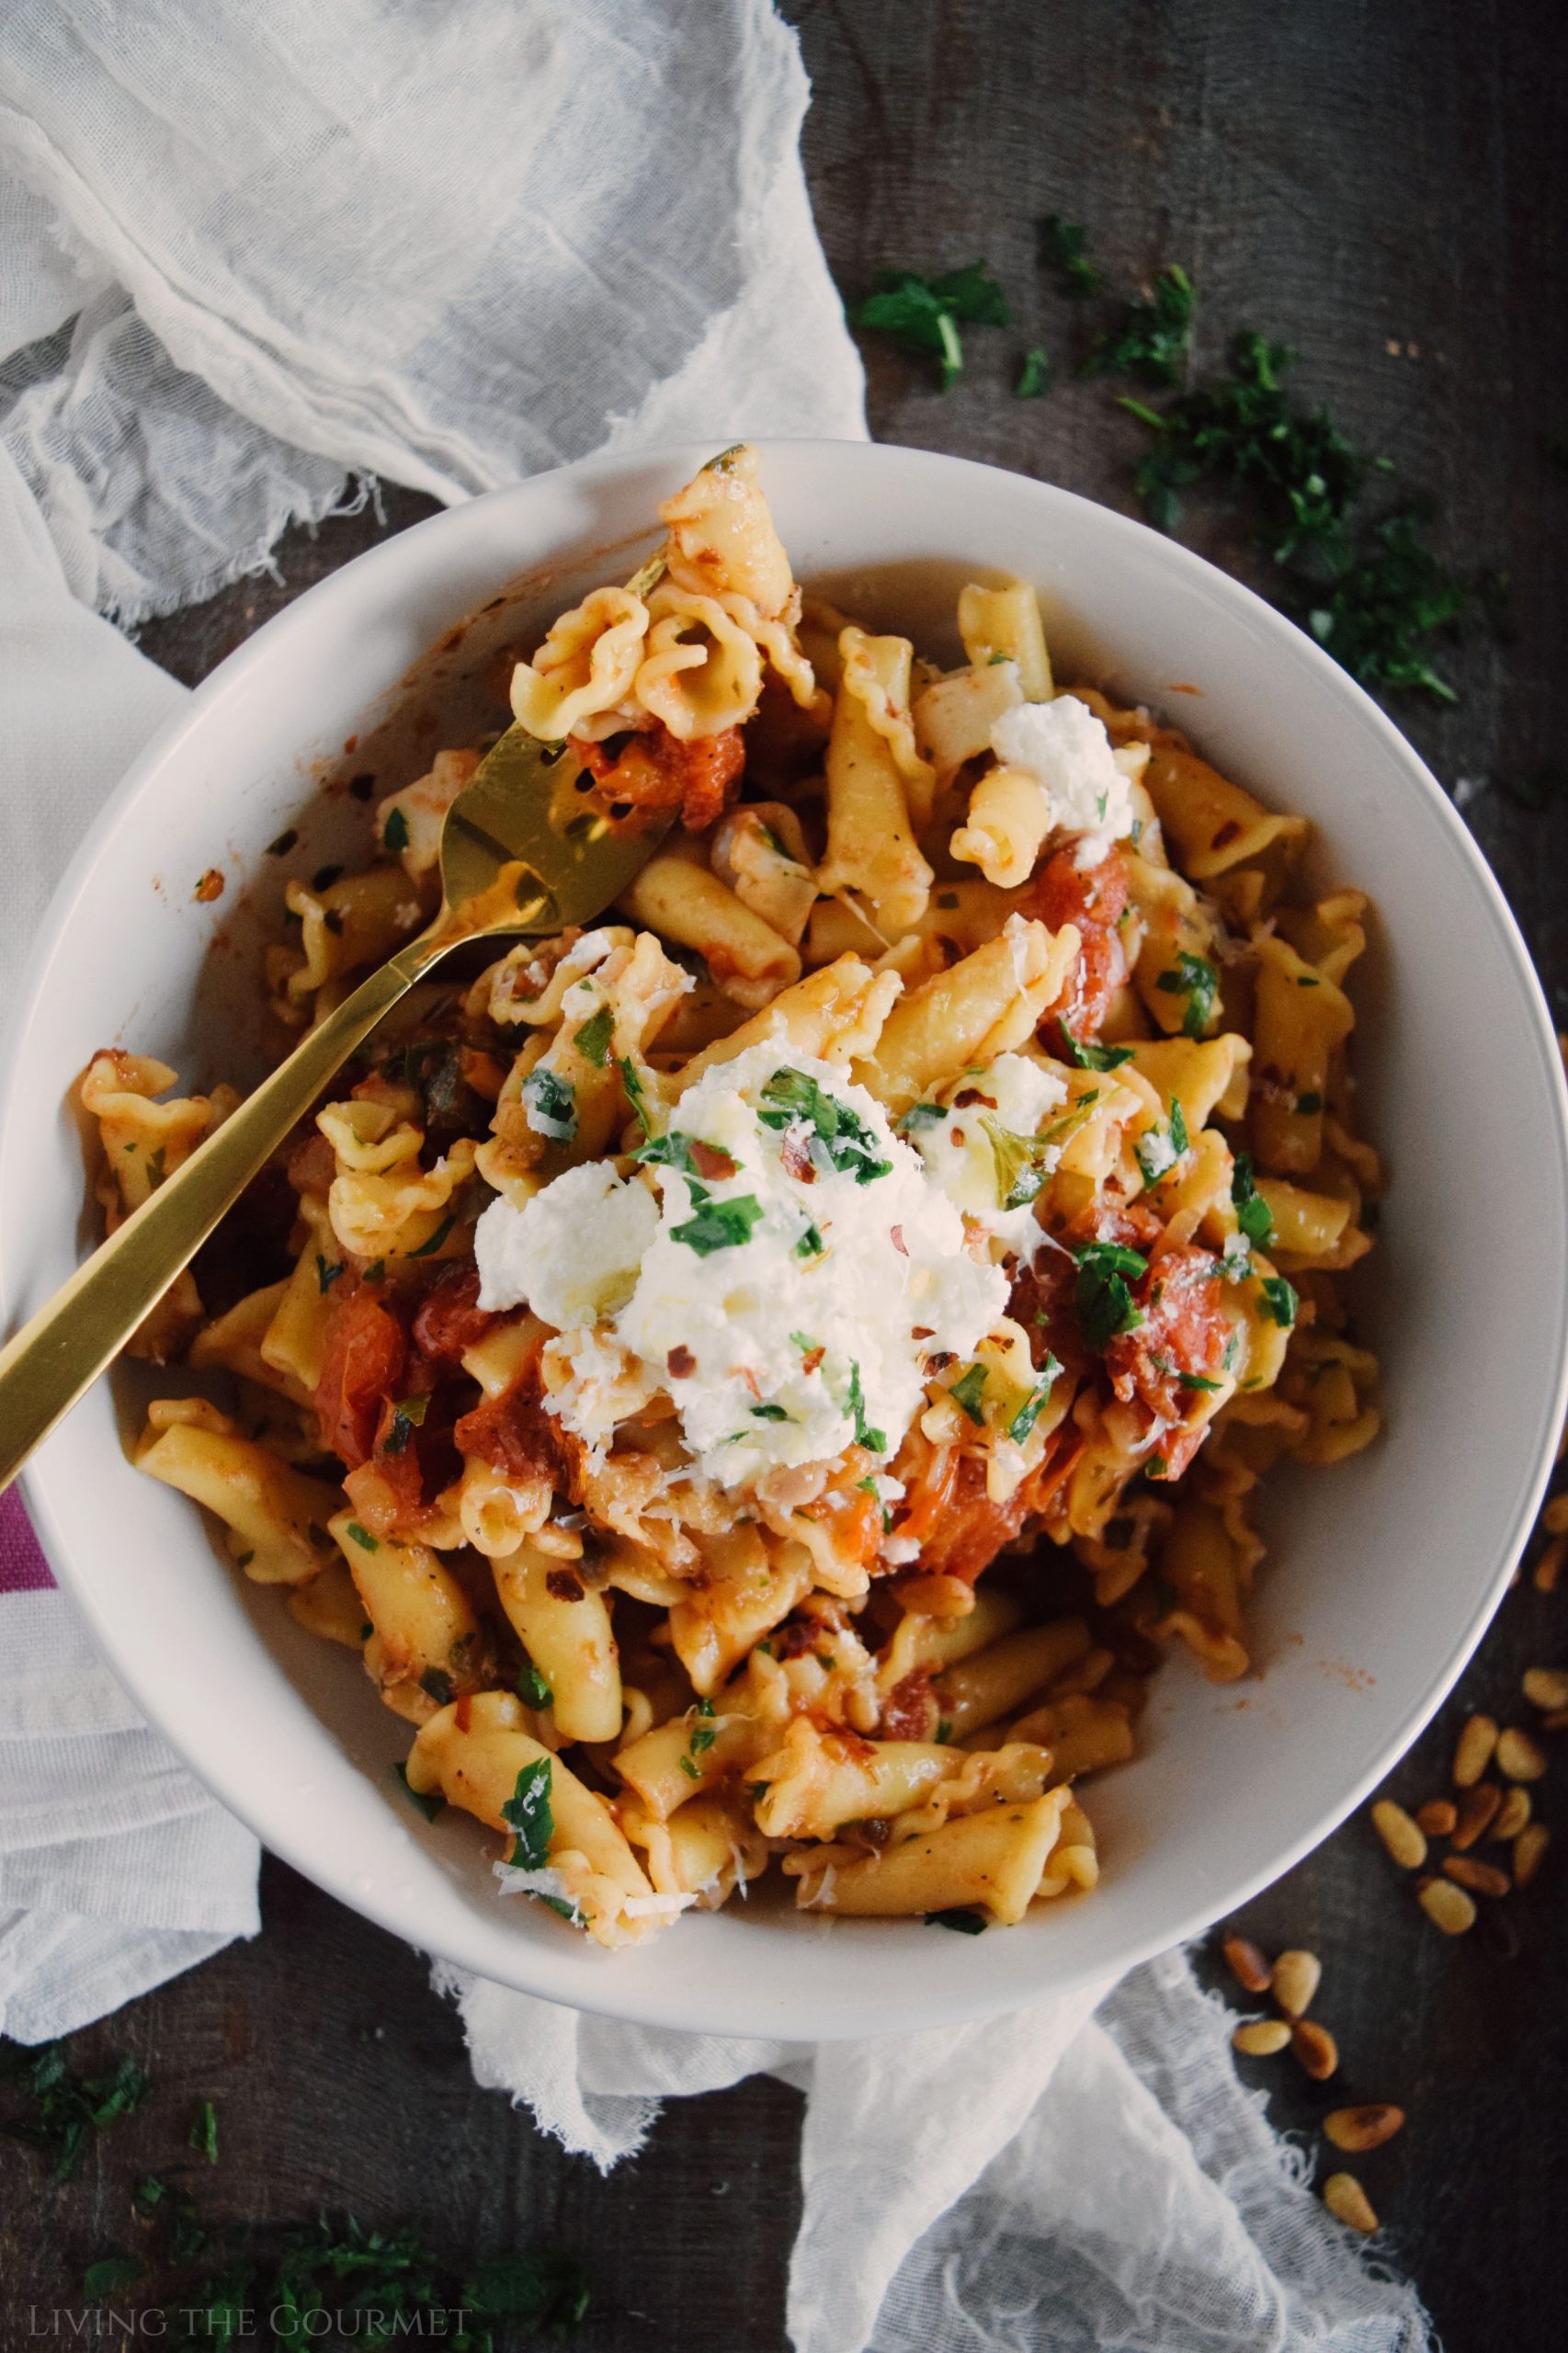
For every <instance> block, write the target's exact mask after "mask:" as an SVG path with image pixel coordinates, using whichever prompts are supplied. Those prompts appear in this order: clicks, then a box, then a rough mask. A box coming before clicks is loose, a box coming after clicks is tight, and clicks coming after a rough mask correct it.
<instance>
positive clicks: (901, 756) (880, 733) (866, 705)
mask: <svg viewBox="0 0 1568 2353" xmlns="http://www.w3.org/2000/svg"><path fill="white" fill-rule="evenodd" d="M843 654H844V676H843V679H842V681H841V683H840V686H839V689H838V694H837V698H836V699H835V703H834V709H833V729H832V733H831V734H830V735H829V737H828V745H827V855H826V857H825V858H824V861H823V863H822V866H821V868H820V870H819V874H818V880H819V882H820V885H821V887H822V889H823V890H824V892H828V893H829V894H830V895H834V894H838V893H841V892H851V893H853V894H854V895H855V896H856V897H857V898H858V899H859V900H863V901H864V903H865V906H866V912H867V914H868V915H869V917H870V920H871V922H872V924H873V925H874V926H875V927H876V928H877V930H878V931H879V932H880V933H881V934H882V935H883V936H884V937H888V938H897V937H898V935H899V933H900V932H902V931H904V930H907V928H908V927H909V926H910V925H911V924H914V923H917V922H918V921H919V919H920V917H921V915H923V914H924V913H925V910H926V901H927V898H928V897H929V894H930V889H931V869H930V867H929V866H928V865H927V864H926V860H925V858H923V857H922V856H921V854H920V850H919V847H918V845H917V844H916V842H915V833H914V826H913V824H912V822H911V820H912V818H913V819H914V821H915V823H918V822H919V821H920V820H921V819H922V818H923V817H924V816H925V814H926V812H927V811H928V810H929V807H930V800H931V794H932V791H933V790H934V789H935V785H936V777H935V774H934V772H933V770H932V768H931V767H930V766H929V764H928V763H927V762H926V761H925V760H923V759H922V758H921V756H920V755H919V753H918V752H917V751H916V750H915V730H914V727H913V725H912V723H911V721H910V715H909V676H910V660H911V647H910V643H909V641H908V639H907V638H903V637H868V636H867V635H866V633H865V631H863V630H858V629H855V628H853V627H851V628H849V629H846V631H845V632H844V639H843Z"/></svg>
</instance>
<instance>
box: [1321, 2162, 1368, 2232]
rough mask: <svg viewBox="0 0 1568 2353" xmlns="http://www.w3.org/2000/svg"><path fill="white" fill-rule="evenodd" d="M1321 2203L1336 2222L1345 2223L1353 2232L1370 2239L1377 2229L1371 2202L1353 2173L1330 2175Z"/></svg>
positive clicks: (1325, 2184)
mask: <svg viewBox="0 0 1568 2353" xmlns="http://www.w3.org/2000/svg"><path fill="white" fill-rule="evenodd" d="M1323 2202H1324V2205H1325V2206H1326V2207H1327V2208H1328V2211H1329V2212H1330V2213H1331V2214H1332V2215H1333V2216H1334V2219H1335V2222H1346V2223H1348V2224H1349V2226H1350V2228H1351V2229H1352V2230H1353V2231H1364V2232H1365V2233H1366V2234H1367V2235H1368V2236H1369V2237H1370V2235H1371V2234H1372V2233H1373V2232H1374V2231H1375V2230H1376V2229H1377V2227H1378V2218H1377V2216H1376V2214H1375V2213H1374V2212H1373V2211H1372V2201H1371V2200H1370V2199H1369V2197H1368V2195H1367V2193H1366V2191H1365V2190H1364V2189H1363V2188H1362V2187H1361V2185H1360V2183H1359V2182H1358V2180H1357V2178H1356V2177H1355V2175H1354V2174H1353V2173H1331V2174H1330V2175H1329V2177H1328V2179H1327V2180H1326V2181H1325V2182H1324V2186H1323Z"/></svg>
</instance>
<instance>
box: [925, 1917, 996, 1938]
mask: <svg viewBox="0 0 1568 2353" xmlns="http://www.w3.org/2000/svg"><path fill="white" fill-rule="evenodd" d="M926 1927H928V1928H952V1929H955V1930H956V1931H957V1933H958V1934H959V1935H960V1937H981V1936H983V1935H984V1933H985V1915H984V1913H983V1912H969V1911H963V1910H958V1911H950V1912H927V1913H926Z"/></svg>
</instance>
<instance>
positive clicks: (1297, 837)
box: [1143, 729, 1312, 914]
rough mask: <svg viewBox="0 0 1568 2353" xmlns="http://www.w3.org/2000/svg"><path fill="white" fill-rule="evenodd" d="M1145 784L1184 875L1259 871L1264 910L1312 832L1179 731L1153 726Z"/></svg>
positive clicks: (1205, 878)
mask: <svg viewBox="0 0 1568 2353" xmlns="http://www.w3.org/2000/svg"><path fill="white" fill-rule="evenodd" d="M1149 740H1150V745H1151V750H1150V756H1149V764H1148V766H1147V767H1146V768H1145V769H1144V771H1143V783H1144V786H1145V788H1146V790H1147V791H1148V794H1149V797H1150V799H1151V800H1152V801H1153V804H1154V807H1155V809H1156V810H1157V811H1158V813H1159V818H1160V824H1161V827H1162V829H1163V830H1164V833H1165V839H1166V841H1167V842H1168V843H1169V844H1170V845H1171V847H1172V848H1173V849H1174V850H1175V853H1176V858H1177V859H1178V860H1179V862H1180V865H1181V869H1182V871H1183V873H1184V874H1186V875H1187V876H1188V877H1189V878H1190V879H1191V881H1194V882H1203V883H1212V882H1214V881H1216V879H1217V878H1218V877H1219V876H1221V875H1224V874H1228V873H1230V872H1231V871H1232V870H1233V869H1234V868H1236V867H1242V866H1244V867H1249V868H1252V869H1254V870H1256V872H1257V874H1258V876H1259V881H1260V883H1261V884H1262V885H1263V886H1264V887H1263V888H1262V892H1261V897H1262V901H1263V904H1262V905H1261V906H1260V907H1259V909H1258V912H1259V913H1261V914H1267V910H1268V908H1269V907H1270V906H1272V905H1273V904H1274V902H1275V900H1276V899H1277V898H1278V895H1279V892H1280V891H1281V890H1282V889H1283V888H1284V886H1285V884H1286V882H1287V881H1289V880H1290V875H1291V873H1292V872H1293V871H1294V869H1295V867H1296V865H1297V863H1298V862H1299V860H1300V858H1301V851H1302V849H1303V847H1305V845H1306V842H1307V838H1308V836H1309V835H1310V834H1311V832H1312V827H1311V826H1310V825H1309V824H1308V823H1307V820H1306V819H1305V818H1304V817H1290V816H1280V815H1278V814H1277V813H1275V812H1274V811H1273V810H1270V809H1266V808H1265V807H1264V805H1263V803H1262V801H1256V800H1255V799H1254V798H1253V796H1252V794H1251V793H1250V792H1246V791H1244V790H1243V789H1242V787H1241V786H1240V785H1239V784H1232V783H1231V782H1230V780H1229V779H1227V778H1225V777H1222V776H1221V775H1220V774H1219V772H1218V771H1217V770H1216V769H1214V768H1211V767H1210V765H1209V763H1208V761H1207V760H1200V759H1199V756H1198V755H1197V753H1196V752H1192V751H1189V750H1188V749H1187V745H1185V744H1184V743H1183V742H1182V741H1181V739H1180V737H1179V736H1172V735H1169V734H1167V733H1165V732H1164V731H1162V730H1158V729H1152V730H1151V731H1150V738H1149Z"/></svg>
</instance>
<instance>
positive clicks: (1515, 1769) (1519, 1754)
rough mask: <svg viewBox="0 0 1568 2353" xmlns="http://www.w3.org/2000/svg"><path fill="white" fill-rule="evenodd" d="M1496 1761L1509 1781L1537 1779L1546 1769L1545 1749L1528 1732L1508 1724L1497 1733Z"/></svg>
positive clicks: (1515, 1725)
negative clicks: (1505, 1728) (1502, 1730)
mask: <svg viewBox="0 0 1568 2353" xmlns="http://www.w3.org/2000/svg"><path fill="white" fill-rule="evenodd" d="M1497 1762H1498V1764H1499V1765H1500V1766H1501V1768H1502V1769H1503V1771H1504V1772H1505V1773H1506V1775H1507V1776H1508V1779H1509V1780H1510V1781H1539V1780H1540V1777H1541V1775H1542V1774H1543V1773H1544V1772H1545V1770H1546V1751H1545V1749H1544V1748H1543V1747H1542V1746H1541V1745H1540V1741H1539V1740H1535V1739H1532V1738H1531V1736H1530V1734H1529V1733H1528V1732H1521V1731H1520V1730H1519V1728H1518V1726H1517V1724H1510V1725H1509V1726H1508V1728H1507V1730H1506V1732H1500V1733H1498V1735H1497Z"/></svg>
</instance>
